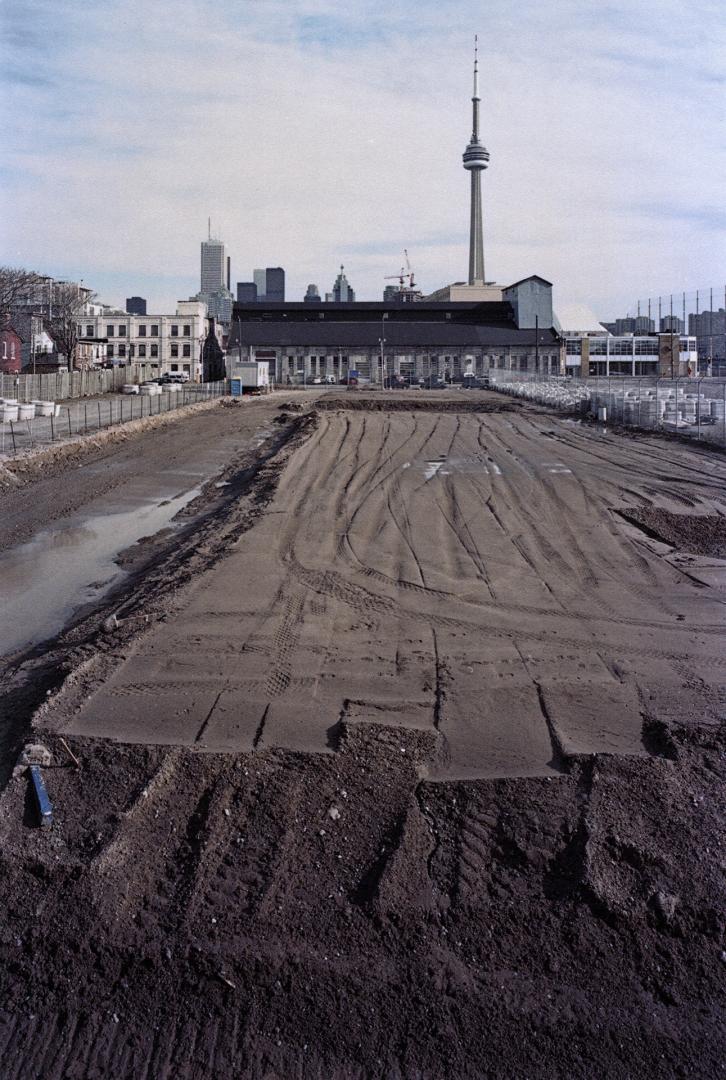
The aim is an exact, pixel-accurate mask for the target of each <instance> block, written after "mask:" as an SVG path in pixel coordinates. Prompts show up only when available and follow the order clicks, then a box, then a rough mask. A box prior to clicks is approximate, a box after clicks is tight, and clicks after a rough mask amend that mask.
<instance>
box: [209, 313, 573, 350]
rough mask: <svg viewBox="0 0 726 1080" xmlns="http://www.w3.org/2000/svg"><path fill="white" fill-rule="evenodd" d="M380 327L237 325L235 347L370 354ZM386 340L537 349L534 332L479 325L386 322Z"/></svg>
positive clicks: (545, 339) (390, 343) (549, 333)
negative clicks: (362, 352)
mask: <svg viewBox="0 0 726 1080" xmlns="http://www.w3.org/2000/svg"><path fill="white" fill-rule="evenodd" d="M380 337H381V324H380V321H378V322H377V323H374V324H371V323H370V322H332V321H331V322H327V321H324V320H321V321H320V322H292V321H284V320H275V321H273V320H269V321H268V320H264V321H259V322H240V323H233V324H232V327H231V332H230V339H229V347H230V348H232V347H234V346H235V345H237V344H239V343H240V342H241V344H242V345H252V346H259V347H263V348H264V347H269V348H286V347H288V348H303V347H305V348H313V347H319V348H326V349H330V350H337V349H341V350H342V349H357V348H359V349H368V348H371V347H372V346H375V345H377V344H378V342H379V341H380ZM383 337H384V339H385V343H386V348H388V349H391V348H396V347H410V348H429V347H430V348H438V349H467V348H477V347H482V346H484V347H486V346H494V347H506V346H509V345H520V346H530V345H531V346H534V344H535V331H534V330H518V329H517V328H516V327H515V326H512V325H505V326H501V325H477V324H472V323H469V324H466V323H454V322H427V321H421V322H395V321H394V320H386V321H385V323H384V331H383ZM539 341H540V344H541V345H549V344H554V343H555V342H556V341H557V335H556V334H555V333H554V331H553V330H545V329H542V330H540V332H539Z"/></svg>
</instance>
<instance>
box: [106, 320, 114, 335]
mask: <svg viewBox="0 0 726 1080" xmlns="http://www.w3.org/2000/svg"><path fill="white" fill-rule="evenodd" d="M106 337H113V327H112V326H111V324H110V323H109V324H108V326H107V327H106Z"/></svg>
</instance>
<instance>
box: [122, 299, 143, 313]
mask: <svg viewBox="0 0 726 1080" xmlns="http://www.w3.org/2000/svg"><path fill="white" fill-rule="evenodd" d="M126 314H127V315H145V314H146V299H145V298H144V297H143V296H127V297H126Z"/></svg>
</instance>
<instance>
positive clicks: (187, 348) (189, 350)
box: [183, 345, 192, 356]
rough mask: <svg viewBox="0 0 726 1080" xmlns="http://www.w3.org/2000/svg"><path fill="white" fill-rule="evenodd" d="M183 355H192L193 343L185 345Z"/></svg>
mask: <svg viewBox="0 0 726 1080" xmlns="http://www.w3.org/2000/svg"><path fill="white" fill-rule="evenodd" d="M183 355H184V356H191V355H192V347H191V345H185V346H184V352H183Z"/></svg>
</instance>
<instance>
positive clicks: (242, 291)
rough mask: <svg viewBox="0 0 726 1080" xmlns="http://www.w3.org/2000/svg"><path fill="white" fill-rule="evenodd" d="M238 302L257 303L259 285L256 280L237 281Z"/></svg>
mask: <svg viewBox="0 0 726 1080" xmlns="http://www.w3.org/2000/svg"><path fill="white" fill-rule="evenodd" d="M237 303H238V304H256V303H257V286H256V285H255V283H254V281H238V282H237Z"/></svg>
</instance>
